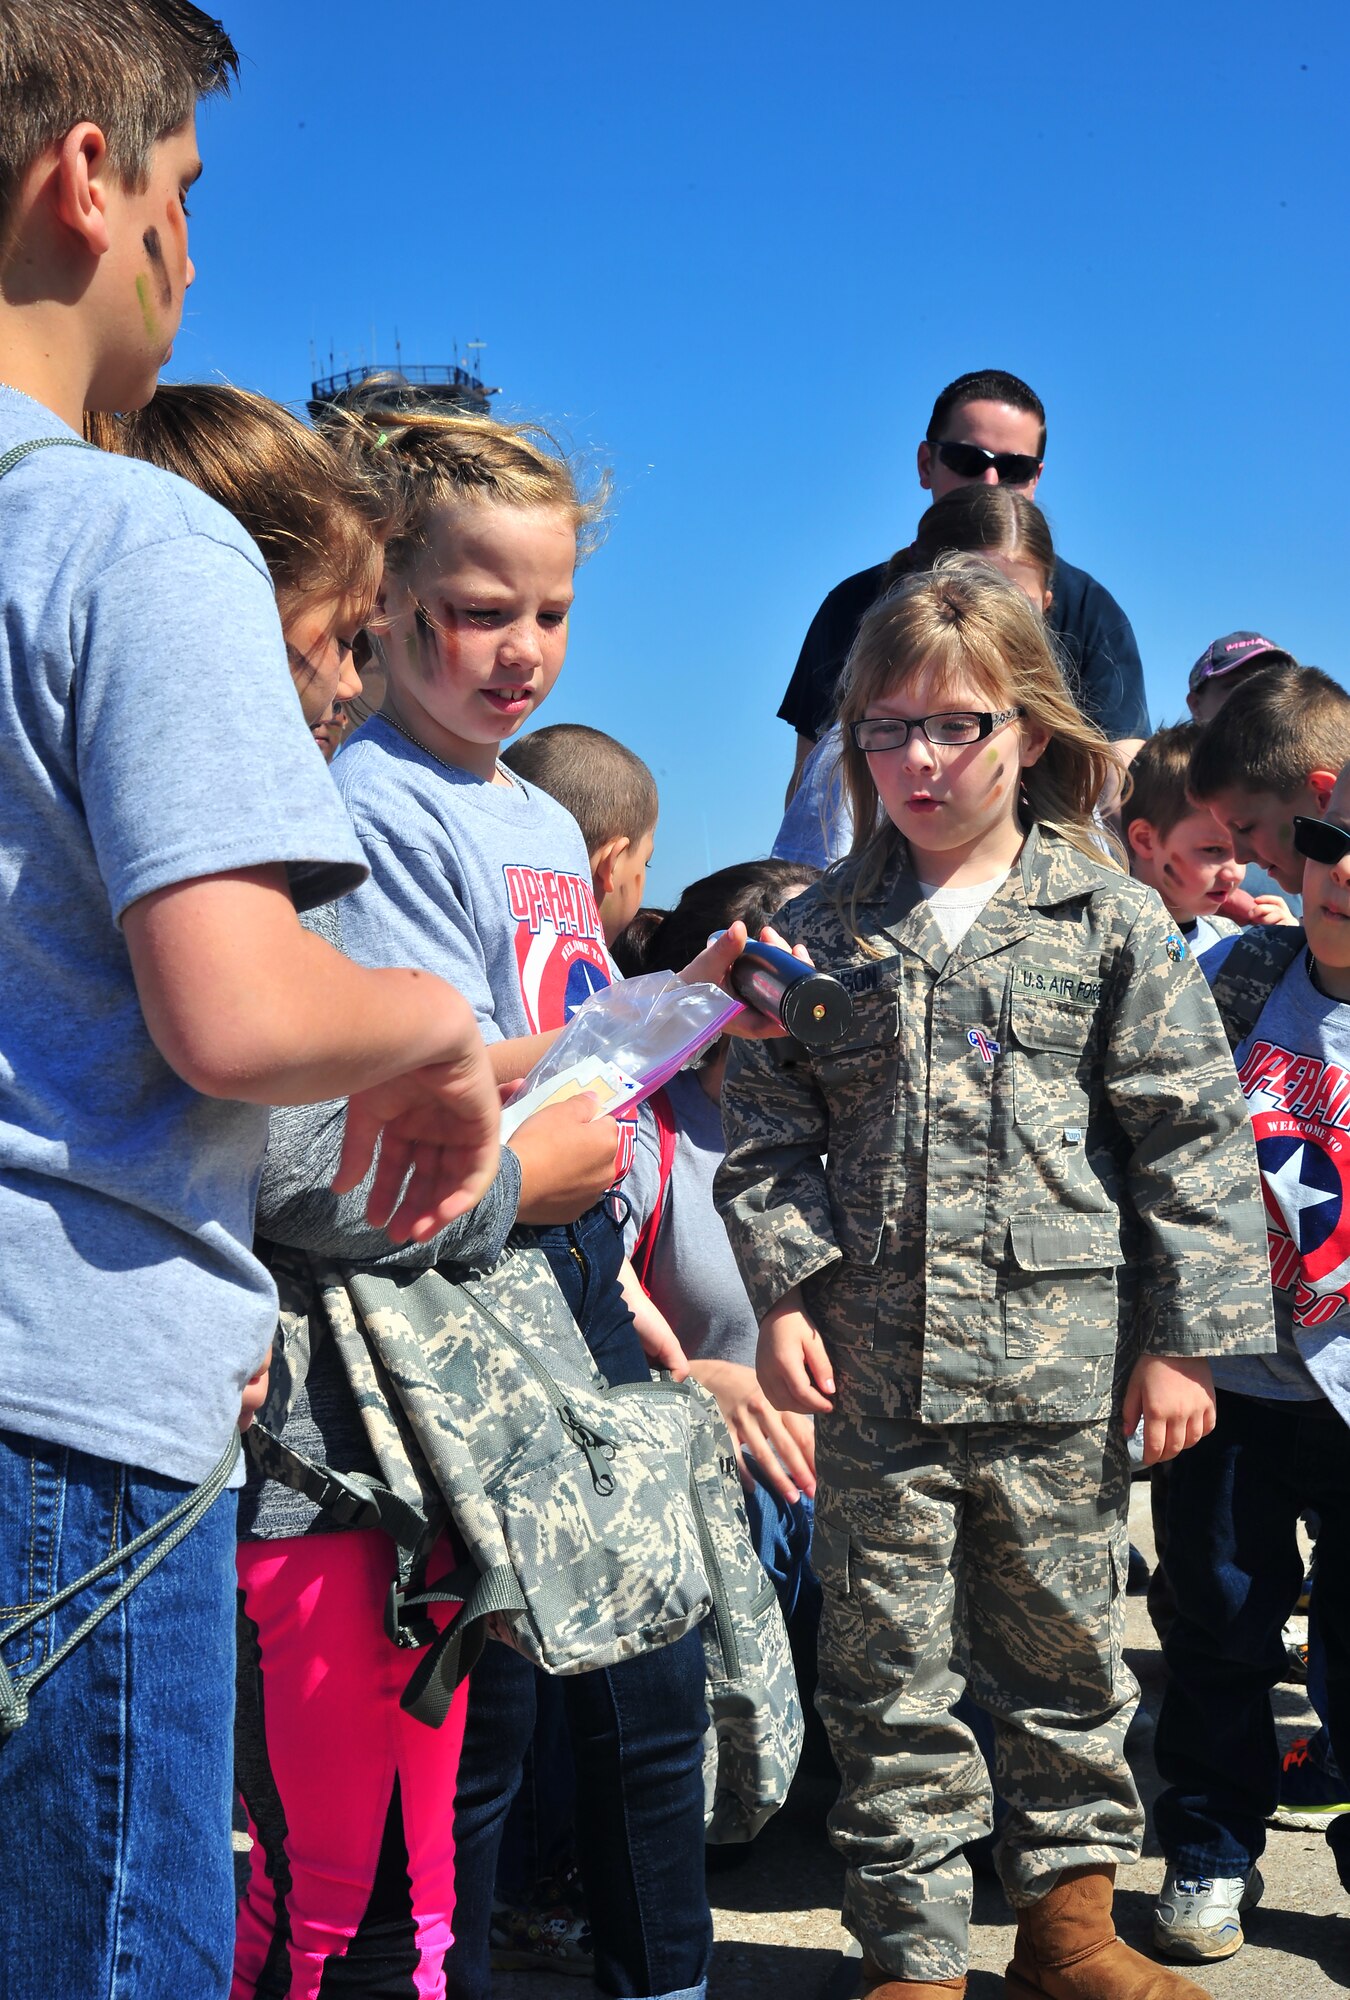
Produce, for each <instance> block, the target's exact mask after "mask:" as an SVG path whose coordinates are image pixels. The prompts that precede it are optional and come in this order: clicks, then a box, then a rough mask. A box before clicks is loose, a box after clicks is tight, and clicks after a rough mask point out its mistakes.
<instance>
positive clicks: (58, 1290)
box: [0, 387, 365, 1482]
mask: <svg viewBox="0 0 1350 2000" xmlns="http://www.w3.org/2000/svg"><path fill="white" fill-rule="evenodd" d="M54 436H64V437H66V438H72V439H73V438H74V436H75V433H74V432H73V431H71V430H70V429H69V427H68V426H67V425H65V424H63V423H61V422H60V420H59V419H58V418H56V417H55V416H53V415H52V413H51V411H50V410H46V409H44V408H43V407H42V406H41V405H40V404H38V403H35V402H33V401H31V400H30V399H29V398H28V397H26V396H22V395H20V394H19V393H18V392H17V391H16V390H14V389H10V388H5V387H0V453H4V452H6V451H8V450H9V449H10V448H11V447H12V446H14V445H16V444H17V443H19V442H20V441H23V440H27V439H33V438H41V437H54ZM0 537H2V538H3V546H4V552H5V554H4V584H3V589H4V615H3V617H2V618H0V902H2V903H3V908H4V922H3V924H0V1024H3V1025H2V1028H0V1268H2V1269H3V1272H4V1280H3V1285H0V1429H5V1430H14V1431H17V1432H19V1433H21V1434H22V1435H24V1436H27V1437H33V1438H39V1439H42V1440H44V1441H46V1442H49V1443H52V1444H58V1445H69V1446H71V1447H74V1448H75V1449H77V1450H81V1451H87V1452H90V1453H92V1454H93V1455H94V1456H96V1457H99V1458H103V1459H109V1460H112V1461H113V1462H115V1463H120V1464H128V1465H134V1466H141V1467H144V1468H146V1469H148V1470H149V1471H151V1472H158V1473H162V1474H164V1475H166V1476H167V1477H169V1478H173V1479H180V1480H184V1481H193V1482H195V1481H197V1480H199V1479H201V1478H203V1477H204V1476H205V1474H206V1473H207V1472H209V1471H210V1469H211V1467H212V1466H213V1465H214V1463H215V1462H216V1460H217V1459H218V1458H219V1457H220V1454H221V1452H222V1450H223V1449H224V1447H225V1444H226V1442H227V1440H228V1439H229V1437H230V1434H231V1432H232V1430H233V1428H234V1425H235V1422H236V1420H237V1418H238V1414H239V1397H240V1392H241V1390H242V1388H243V1385H244V1383H245V1381H246V1380H247V1379H248V1377H249V1375H250V1374H251V1373H252V1372H253V1370H254V1369H255V1368H256V1367H257V1366H258V1363H259V1362H260V1361H261V1359H262V1356H263V1354H264V1353H265V1351H266V1348H267V1344H268V1342H269V1340H270V1339H271V1336H272V1329H273V1326H274V1324H275V1321H276V1292H275V1289H274V1287H273V1285H272V1282H271V1279H270V1278H269V1277H268V1275H267V1273H266V1272H265V1271H264V1270H263V1268H262V1266H261V1265H260V1264H259V1263H258V1262H257V1260H256V1259H255V1258H254V1256H253V1254H252V1250H251V1244H252V1238H253V1197H254V1191H255V1188H256V1185H257V1177H258V1169H259V1166H260V1164H261V1161H262V1154H263V1145H264V1142H265V1140H266V1136H267V1112H266V1110H265V1108H264V1107H263V1106H261V1105H248V1104H234V1103H228V1102H224V1101H221V1100H219V1099H212V1098H208V1097H203V1096H201V1095H199V1093H198V1092H196V1091H195V1090H192V1089H190V1088H189V1087H188V1085H187V1084H185V1083H184V1082H183V1081H182V1080H181V1079H180V1078H179V1077H178V1076H177V1075H175V1073H174V1072H173V1071H172V1070H171V1069H170V1068H169V1066H168V1064H167V1063H166V1062H165V1061H164V1059H163V1057H162V1056H161V1055H160V1054H159V1051H158V1050H157V1049H156V1047H155V1045H154V1043H153V1042H152V1041H151V1039H150V1036H149V1033H148V1031H147V1029H146V1025H145V1021H144V1018H143V1016H142V1014H141V1009H140V1004H139V1001H138V999H137V995H136V984H135V980H134V979H133V977H132V970H131V960H130V957H129V955H128V952H127V947H126V941H125V939H124V937H123V934H122V929H121V920H122V916H123V913H124V912H125V910H126V909H127V907H128V905H129V904H131V903H133V902H136V901H137V900H139V899H140V898H141V897H143V896H146V895H148V894H150V893H151V892H152V891H153V890H156V889H162V888H166V887H168V886H170V885H171V884H173V883H177V882H183V881H187V880H189V879H191V878H193V877H196V876H203V875H218V874H220V873H222V872H224V871H227V870H232V869H240V868H254V867H259V866H261V865H264V864H269V863H278V862H279V863H285V864H287V867H288V870H289V874H290V880H291V884H292V889H293V893H294V894H295V896H296V900H297V902H299V903H301V904H312V903H316V902H320V901H323V900H324V899H325V898H327V897H331V896H336V895H340V894H341V893H342V892H343V891H344V890H345V889H347V888H349V887H350V886H351V885H352V884H353V883H355V882H358V881H360V880H361V878H362V877H363V875H364V874H365V866H364V863H363V861H362V858H361V850H360V847H359V846H358V845H357V842H356V839H355V837H354V835H353V833H352V830H351V827H350V825H349V823H348V821H347V817H346V815H345V813H344V812H343V810H342V806H341V804H340V803H339V800H338V797H337V794H336V792H335V791H334V789H333V786H332V783H331V781H330V779H329V776H328V772H327V770H326V768H325V766H324V762H323V758H322V756H321V755H320V753H319V750H318V748H317V746H316V745H315V743H314V741H313V739H312V738H311V736H310V734H309V731H308V730H307V729H306V728H305V724H304V719H303V717H302V716H301V713H300V705H299V703H298V702H297V701H296V698H295V690H294V688H293V686H292V684H291V678H290V674H289V673H288V671H287V666H286V654H285V648H284V645H283V642H282V637H281V627H280V624H279V623H278V620H277V612H276V604H275V600H274V598H273V593H272V586H271V581H270V579H269V577H268V573H267V569H266V567H265V565H264V563H263V560H262V557H261V556H260V555H259V553H258V550H257V549H256V547H255V546H254V544H253V543H252V542H251V541H250V540H249V538H248V536H247V535H246V534H245V533H244V531H243V529H242V528H240V526H239V525H238V523H237V522H236V521H234V520H233V519H231V517H230V516H229V515H228V514H226V513H225V512H224V510H223V509H222V508H220V507H218V506H217V505H216V504H215V502H214V501H212V500H208V499H207V498H206V496H205V494H203V493H200V492H199V491H198V490H197V489H196V487H193V486H189V485H187V484H186V483H185V482H184V481H182V480H180V479H175V478H173V477H172V476H171V475H170V474H169V473H166V472H160V471H159V470H157V469H156V468H155V467H153V466H150V465H146V464H143V463H141V462H140V461H138V460H136V459H126V458H114V457H110V456H108V455H106V454H105V453H103V452H96V451H89V450H82V449H78V448H76V447H74V446H73V445H64V446H52V447H48V448H45V449H43V450H41V451H36V452H33V453H32V454H31V455H30V456H28V457H26V458H24V459H23V460H21V461H20V462H19V463H17V464H16V465H15V466H14V468H13V470H12V471H10V472H8V473H7V474H6V475H5V476H4V478H3V479H0Z"/></svg>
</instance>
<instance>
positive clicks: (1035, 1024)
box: [1011, 982, 1100, 1049]
mask: <svg viewBox="0 0 1350 2000" xmlns="http://www.w3.org/2000/svg"><path fill="white" fill-rule="evenodd" d="M1099 985H1100V982H1097V984H1096V985H1095V986H1094V991H1096V990H1099ZM1011 1018H1012V1031H1013V1037H1014V1039H1015V1040H1016V1042H1017V1043H1018V1045H1019V1046H1020V1047H1021V1048H1024V1049H1081V1048H1082V1046H1083V1044H1084V1043H1085V1042H1086V1040H1087V1038H1088V1036H1089V1035H1090V1034H1091V1033H1092V1027H1093V1023H1094V1021H1095V1019H1096V1008H1095V1006H1088V1005H1085V1004H1083V1003H1082V1002H1081V1001H1077V1000H1075V999H1073V998H1071V997H1070V996H1069V994H1068V993H1067V992H1066V993H1065V994H1064V995H1063V996H1062V997H1061V996H1058V995H1056V994H1053V993H1044V994H1034V995H1033V994H1028V993H1014V995H1013V1002H1012V1015H1011Z"/></svg>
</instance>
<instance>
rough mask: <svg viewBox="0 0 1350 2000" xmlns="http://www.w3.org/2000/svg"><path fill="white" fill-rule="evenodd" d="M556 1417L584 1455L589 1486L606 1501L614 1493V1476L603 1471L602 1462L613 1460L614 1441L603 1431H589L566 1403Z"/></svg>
mask: <svg viewBox="0 0 1350 2000" xmlns="http://www.w3.org/2000/svg"><path fill="white" fill-rule="evenodd" d="M558 1415H559V1417H560V1419H561V1420H562V1427H563V1429H564V1430H565V1431H566V1432H567V1435H568V1436H569V1437H570V1438H571V1440H572V1442H573V1444H577V1445H580V1447H581V1449H582V1450H583V1451H584V1452H585V1454H586V1463H587V1465H588V1466H589V1467H590V1472H591V1484H592V1485H593V1486H594V1488H595V1490H596V1492H597V1493H598V1494H599V1495H600V1496H601V1498H602V1499H608V1497H609V1495H610V1494H611V1493H612V1492H613V1491H614V1475H613V1473H612V1472H607V1471H606V1470H605V1467H604V1464H603V1462H602V1461H603V1460H605V1459H607V1458H608V1459H612V1458H613V1456H614V1451H615V1446H614V1440H613V1439H612V1438H607V1437H606V1436H605V1434H604V1432H603V1431H593V1430H591V1429H589V1428H588V1426H587V1425H586V1424H584V1423H583V1422H582V1420H581V1418H580V1417H579V1416H578V1415H577V1413H576V1411H575V1410H573V1409H572V1408H571V1406H570V1405H569V1404H567V1403H563V1404H562V1405H561V1406H560V1408H559V1410H558Z"/></svg>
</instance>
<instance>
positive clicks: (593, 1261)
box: [446, 1204, 712, 2000]
mask: <svg viewBox="0 0 1350 2000" xmlns="http://www.w3.org/2000/svg"><path fill="white" fill-rule="evenodd" d="M535 1240H536V1241H538V1242H539V1243H540V1244H541V1246H542V1247H543V1249H544V1250H545V1252H546V1253H547V1255H548V1258H549V1262H550V1263H551V1264H552V1266H553V1270H554V1274H555V1276H556V1277H557V1279H558V1282H559V1284H560V1286H561V1288H562V1291H563V1293H564V1295H565V1297H566V1299H567V1303H568V1305H569V1307H570V1308H571V1311H572V1315H573V1317H574V1318H575V1319H576V1321H577V1324H578V1325H579V1326H580V1328H581V1330H582V1332H583V1333H584V1334H585V1336H586V1343H587V1345H588V1347H589V1348H590V1350H591V1353H592V1355H593V1356H594V1359H595V1363H596V1366H597V1367H598V1368H599V1369H600V1372H601V1373H602V1374H603V1375H604V1377H605V1379H606V1380H607V1381H609V1382H635V1381H640V1380H642V1379H643V1378H644V1377H645V1376H646V1374H647V1364H646V1360H645V1358H644V1356H643V1353H642V1348H641V1345H640V1343H639V1341H638V1338H637V1334H636V1331H635V1330H634V1327H633V1321H632V1316H631V1314H630V1313H629V1311H628V1308H627V1306H626V1305H625V1304H624V1301H623V1295H622V1293H621V1292H620V1290H619V1285H618V1269H619V1264H620V1262H621V1261H622V1256H623V1246H622V1241H621V1238H620V1236H619V1232H618V1228H617V1226H616V1224H615V1221H614V1218H613V1215H612V1213H611V1212H610V1209H609V1207H608V1205H607V1204H599V1205H597V1206H596V1207H595V1208H592V1209H590V1210H588V1211H587V1213H586V1214H585V1215H583V1216H582V1217H581V1219H580V1221H578V1222H575V1223H570V1224H568V1225H567V1226H566V1227H563V1226H561V1225H560V1226H558V1227H557V1228H551V1229H541V1230H539V1231H538V1232H537V1233H536V1237H535ZM703 1679H704V1669H703V1642H702V1640H701V1638H700V1637H699V1634H698V1632H697V1631H693V1632H689V1633H687V1634H686V1635H685V1637H684V1638H683V1639H681V1640H679V1641H678V1642H677V1643H676V1644H675V1645H673V1646H662V1647H660V1648H659V1649H658V1650H657V1651H656V1652H652V1653H641V1654H639V1655H638V1656H637V1657H636V1658H635V1659H632V1660H625V1661H624V1662H623V1664H622V1665H621V1666H618V1667H611V1668H607V1669H603V1670H601V1671H599V1672H596V1673H590V1674H575V1675H569V1676H567V1678H566V1679H565V1680H564V1681H563V1682H562V1683H561V1685H562V1688H563V1699H564V1702H565V1704H566V1708H567V1719H568V1725H569V1729H570V1732H571V1739H572V1756H573V1761H574V1764H575V1768H576V1799H577V1853H578V1859H579V1861H580V1864H581V1873H582V1879H583V1881H584V1883H585V1886H586V1901H587V1908H588V1910H589V1912H590V1919H591V1929H592V1935H593V1938H594V1943H595V1977H596V1984H597V1985H598V1986H599V1987H600V1988H601V1990H602V1991H603V1992H606V1993H611V1994H617V1995H622V1996H630V1995H663V1996H671V2000H685V1996H698V1995H701V1993H702V1992H703V1989H704V1982H705V1981H706V1978H707V1971H708V1959H709V1955H710V1952H711V1949H712V1920H711V1917H710V1915H709V1911H708V1896H707V1889H706V1886H705V1883H704V1873H703V1734H704V1730H705V1728H706V1726H707V1715H706V1712H705V1709H704V1706H703ZM534 1716H535V1675H534V1669H533V1667H531V1666H530V1665H529V1664H528V1663H527V1662H526V1661H525V1660H523V1659H521V1657H520V1655H519V1654H517V1653H513V1652H512V1651H511V1650H510V1649H509V1648H508V1647H506V1646H501V1645H498V1644H496V1643H495V1642H490V1643H489V1644H488V1646H487V1647H486V1649H485V1651H484V1653H483V1657H482V1659H481V1660H480V1661H479V1663H478V1665H477V1666H476V1667H475V1668H474V1670H473V1673H472V1675H471V1677H470V1680H469V1714H468V1722H467V1725H466V1728H465V1731H464V1748H463V1751H462V1753H461V1756H460V1764H459V1785H458V1789H457V1791H456V1795H455V1944H454V1947H453V1949H452V1950H451V1952H450V1956H449V1959H448V1961H447V1967H446V1971H447V1982H448V1984H447V1992H448V1994H449V1996H450V2000H483V1996H484V1995H485V1994H486V1993H487V1991H488V1988H489V1973H488V1965H487V1956H488V1953H487V1935H488V1926H489V1922H490V1918H491V1908H492V1890H493V1882H494V1879H495V1875H496V1866H497V1852H498V1847H499V1845H500V1842H501V1836H502V1828H503V1825H504V1823H505V1819H506V1815H507V1812H508V1809H509V1807H510V1804H511V1800H512V1798H513V1797H514V1795H515V1792H516V1788H517V1786H518V1784H519V1782H520V1767H521V1760H522V1758H523V1756H524V1754H525V1750H526V1746H527V1745H528V1744H529V1742H530V1738H531V1734H532V1731H533V1728H534Z"/></svg>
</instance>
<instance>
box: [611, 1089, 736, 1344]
mask: <svg viewBox="0 0 1350 2000" xmlns="http://www.w3.org/2000/svg"><path fill="white" fill-rule="evenodd" d="M666 1096H667V1099H668V1100H669V1103H670V1108H671V1111H672V1112H673V1114H674V1120H675V1152H674V1157H673V1160H672V1163H671V1169H670V1178H669V1180H668V1182H667V1184H666V1192H665V1200H664V1202H663V1203H662V1207H661V1220H660V1223H659V1225H658V1228H657V1234H656V1244H655V1247H654V1249H653V1252H652V1261H651V1266H650V1269H649V1271H648V1275H647V1285H646V1289H647V1291H648V1293H649V1294H650V1296H651V1298H652V1300H653V1301H654V1302H655V1304H656V1305H658V1306H659V1307H660V1309H661V1311H662V1312H663V1313H664V1314H665V1316H666V1318H667V1319H668V1320H669V1321H670V1324H671V1326H672V1327H673V1328H674V1329H675V1332H676V1334H677V1335H678V1337H679V1340H680V1343H681V1345H682V1346H683V1348H684V1351H685V1353H686V1354H688V1355H689V1356H690V1357H691V1358H697V1359H700V1360H705V1361H708V1360H712V1361H738V1362H741V1363H742V1364H743V1365H744V1366H746V1367H749V1368H753V1367H754V1365H755V1348H756V1345H757V1343H758V1339H759V1325H758V1322H757V1321H756V1319H755V1314H754V1308H753V1307H752V1306H751V1304H750V1299H749V1295H748V1294H747V1292H746V1289H745V1286H744V1285H743V1284H742V1283H741V1274H740V1272H739V1270H738V1269H737V1267H736V1259H735V1257H734V1256H733V1255H732V1252H731V1243H730V1241H729V1239H728V1237H727V1232H726V1229H725V1228H724V1226H723V1223H722V1218H721V1216H720V1215H719V1214H718V1212H717V1209H716V1208H715V1207H714V1205H713V1175H714V1174H715V1173H716V1172H717V1169H718V1167H719V1166H720V1165H721V1163H722V1156H723V1153H724V1152H725V1150H726V1149H725V1147H724V1145H723V1143H722V1113H721V1111H720V1110H719V1109H718V1107H717V1106H716V1105H715V1104H714V1103H713V1101H712V1099H711V1098H710V1097H709V1096H708V1093H707V1091H706V1090H704V1088H703V1086H702V1084H701V1083H700V1082H699V1080H698V1078H697V1076H695V1075H693V1074H692V1073H691V1072H689V1071H687V1070H686V1071H682V1072H681V1073H680V1075H678V1076H674V1077H672V1078H671V1080H670V1082H669V1083H668V1084H667V1085H666ZM660 1187H661V1142H660V1135H659V1133H658V1130H657V1125H656V1120H655V1118H654V1117H653V1115H652V1112H651V1110H650V1109H649V1108H648V1106H646V1105H643V1107H642V1115H641V1118H640V1120H639V1123H638V1138H637V1150H636V1153H635V1155H634V1158H633V1165H632V1168H631V1170H630V1172H629V1175H628V1178H627V1180H626V1181H625V1182H624V1184H623V1192H624V1196H625V1198H626V1200H627V1201H628V1203H629V1205H630V1210H631V1212H630V1214H629V1217H628V1220H627V1222H626V1223H625V1225H624V1249H625V1250H626V1251H627V1252H628V1254H629V1256H631V1255H632V1253H633V1245H634V1244H635V1243H636V1241H637V1238H638V1234H639V1232H640V1230H641V1228H642V1225H643V1223H644V1222H645V1221H646V1220H647V1217H648V1216H649V1215H650V1214H651V1213H652V1211H653V1209H654V1208H655V1206H656V1202H657V1198H658V1196H659V1193H660Z"/></svg>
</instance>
